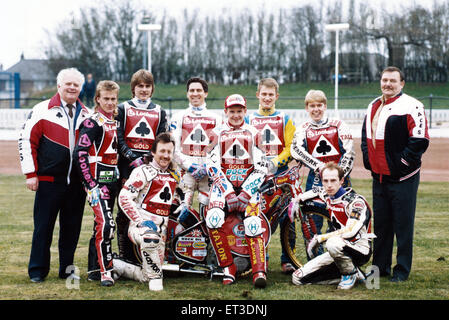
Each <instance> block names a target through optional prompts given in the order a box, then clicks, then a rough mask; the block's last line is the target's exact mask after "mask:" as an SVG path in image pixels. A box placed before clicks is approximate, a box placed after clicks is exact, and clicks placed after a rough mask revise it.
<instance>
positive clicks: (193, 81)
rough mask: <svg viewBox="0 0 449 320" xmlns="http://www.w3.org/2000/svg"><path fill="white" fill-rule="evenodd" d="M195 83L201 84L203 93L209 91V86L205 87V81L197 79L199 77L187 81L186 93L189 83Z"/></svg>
mask: <svg viewBox="0 0 449 320" xmlns="http://www.w3.org/2000/svg"><path fill="white" fill-rule="evenodd" d="M195 82H198V83H200V84H201V86H202V87H203V91H204V92H208V91H209V86H208V85H207V82H206V80H204V79H201V78H199V77H192V78H190V79H189V80H187V85H186V87H187V92H188V91H189V86H190V84H191V83H195Z"/></svg>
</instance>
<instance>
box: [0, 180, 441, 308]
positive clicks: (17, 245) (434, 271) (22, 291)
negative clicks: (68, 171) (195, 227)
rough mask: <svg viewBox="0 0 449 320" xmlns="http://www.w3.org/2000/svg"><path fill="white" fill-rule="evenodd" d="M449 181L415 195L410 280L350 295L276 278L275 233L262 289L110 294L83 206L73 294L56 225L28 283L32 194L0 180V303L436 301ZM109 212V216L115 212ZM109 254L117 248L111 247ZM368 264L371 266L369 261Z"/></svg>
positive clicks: (247, 284) (194, 286) (140, 289)
mask: <svg viewBox="0 0 449 320" xmlns="http://www.w3.org/2000/svg"><path fill="white" fill-rule="evenodd" d="M353 186H354V188H355V189H356V190H357V191H358V192H359V193H361V194H363V195H365V196H366V198H367V199H368V201H369V202H370V203H371V182H370V180H354V181H353ZM447 194H449V183H435V182H422V183H421V185H420V188H419V194H418V207H417V213H416V223H415V241H414V244H415V247H414V260H413V267H412V273H411V275H410V278H409V281H407V282H404V283H399V284H392V283H390V282H389V281H388V279H384V278H382V279H381V280H380V289H378V290H375V289H371V290H369V289H367V288H366V287H365V286H364V285H362V284H359V285H358V286H356V287H355V288H354V289H353V290H351V291H350V292H339V291H337V290H335V286H333V285H309V286H304V287H295V286H293V285H292V284H291V278H290V277H289V276H285V275H283V274H282V273H281V272H280V265H279V257H280V250H281V249H280V242H279V238H278V231H277V232H276V234H275V235H274V237H273V238H272V240H271V242H270V247H269V256H270V260H269V273H268V281H269V282H268V286H267V288H266V289H264V290H256V289H254V288H253V287H252V284H251V280H250V278H249V277H247V278H241V279H239V280H238V282H237V283H236V284H235V285H233V286H230V287H223V286H222V284H221V281H220V279H219V278H214V279H213V280H212V281H210V280H209V279H207V278H205V277H203V276H192V275H184V276H179V277H166V278H165V279H164V291H162V292H159V293H154V292H149V290H148V287H147V285H145V284H141V283H137V282H134V281H128V280H119V281H117V282H116V285H115V286H114V287H112V288H102V287H100V286H99V284H98V283H92V282H88V281H87V280H86V277H87V274H86V270H87V246H88V241H89V238H90V236H91V232H92V224H93V218H92V215H93V214H92V210H91V209H90V208H89V206H87V205H86V210H85V214H84V219H83V228H82V232H81V236H80V241H79V244H78V249H77V251H76V255H75V265H76V266H77V267H78V268H79V270H80V276H81V278H82V279H81V281H80V284H79V289H68V288H67V287H66V282H65V280H61V279H59V278H58V271H57V270H58V252H57V234H58V226H57V225H56V228H55V232H54V239H53V244H52V249H51V252H52V260H51V270H50V274H49V276H48V278H47V280H46V281H45V282H43V283H41V284H32V283H31V282H30V281H29V278H28V273H27V264H28V259H29V253H30V247H31V237H32V232H33V219H32V212H33V201H34V193H33V192H31V191H28V190H27V189H26V188H25V181H24V178H23V177H22V176H5V175H0V274H1V277H0V299H1V300H4V299H11V300H31V299H33V300H34V299H42V300H46V299H52V300H53V299H56V300H66V299H67V300H72V299H75V300H93V299H98V300H111V299H119V300H121V299H126V300H143V299H167V300H172V299H176V300H184V299H197V300H217V299H226V300H234V299H237V300H259V299H263V300H284V299H287V300H315V299H319V300H403V299H413V300H415V299H416V300H434V299H435V300H439V299H443V300H445V299H448V298H449V254H448V251H447V248H448V247H449V229H448V226H449V215H448V213H447V203H448V201H447V200H448V199H447ZM114 211H115V210H114ZM113 245H114V250H117V249H116V242H115V241H114V242H113ZM368 265H369V263H368Z"/></svg>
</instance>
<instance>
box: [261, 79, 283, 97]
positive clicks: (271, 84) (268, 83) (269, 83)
mask: <svg viewBox="0 0 449 320" xmlns="http://www.w3.org/2000/svg"><path fill="white" fill-rule="evenodd" d="M262 86H265V87H267V88H274V89H275V90H276V93H279V84H278V82H277V81H276V80H275V79H273V78H263V79H260V81H259V84H258V85H257V92H260V88H262Z"/></svg>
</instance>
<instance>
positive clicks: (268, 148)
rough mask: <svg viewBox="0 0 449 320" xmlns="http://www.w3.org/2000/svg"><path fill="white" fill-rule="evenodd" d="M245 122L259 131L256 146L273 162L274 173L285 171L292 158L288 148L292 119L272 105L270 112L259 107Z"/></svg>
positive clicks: (292, 127)
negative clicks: (259, 137) (258, 139)
mask: <svg viewBox="0 0 449 320" xmlns="http://www.w3.org/2000/svg"><path fill="white" fill-rule="evenodd" d="M245 122H246V123H249V124H250V125H252V126H253V127H255V128H256V129H257V130H258V131H259V132H260V135H261V139H260V141H259V145H258V147H259V148H260V149H261V150H262V151H264V152H265V155H266V157H267V159H268V160H270V161H271V162H272V163H273V167H274V168H275V169H277V171H276V174H279V173H280V172H283V171H285V170H286V169H287V167H288V163H289V162H290V160H292V157H291V151H290V148H291V144H292V140H293V136H294V134H295V131H296V128H295V124H294V122H293V120H292V119H290V117H289V116H288V115H287V114H286V113H284V112H281V111H278V110H276V109H275V108H274V106H273V108H272V110H270V112H265V111H264V110H263V109H262V108H261V107H259V110H258V111H255V112H253V113H252V114H250V115H249V116H247V117H246V118H245ZM270 166H271V165H270Z"/></svg>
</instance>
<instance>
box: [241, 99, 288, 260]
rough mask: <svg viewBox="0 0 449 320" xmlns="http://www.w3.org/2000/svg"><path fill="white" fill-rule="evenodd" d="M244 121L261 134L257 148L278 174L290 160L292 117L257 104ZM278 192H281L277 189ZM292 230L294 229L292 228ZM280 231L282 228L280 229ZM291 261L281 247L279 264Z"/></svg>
mask: <svg viewBox="0 0 449 320" xmlns="http://www.w3.org/2000/svg"><path fill="white" fill-rule="evenodd" d="M245 122H246V123H249V124H250V125H252V126H253V127H255V128H256V129H257V130H258V131H259V133H260V136H261V139H260V141H259V143H260V144H259V146H258V147H259V148H260V149H261V150H262V151H264V152H265V155H266V157H267V160H269V161H270V162H271V163H270V162H268V164H269V169H270V168H271V170H269V171H271V172H270V173H274V174H275V175H278V174H280V173H282V172H284V171H285V170H287V168H288V163H289V162H290V161H291V160H292V157H291V151H290V149H291V144H292V140H293V136H294V134H295V131H296V127H295V124H294V122H293V119H291V118H290V117H289V116H288V115H287V114H286V113H285V112H282V111H278V110H276V107H275V106H274V105H273V106H272V107H271V108H270V109H269V110H268V111H265V110H264V109H263V108H262V107H260V106H259V109H258V110H257V111H255V112H253V113H252V114H250V115H249V116H247V117H245ZM279 192H282V191H281V190H280V189H279ZM283 219H287V214H285V215H284V216H282V217H281V219H279V220H280V221H279V224H280V225H281V228H282V226H283V225H284V224H283V223H282V222H283ZM292 230H294V229H292ZM281 232H282V230H281ZM295 238H296V235H295V234H291V235H290V239H292V240H291V242H290V247H291V248H292V249H293V248H294V247H295ZM286 263H291V261H290V259H289V258H288V256H287V254H286V253H285V250H284V248H282V254H281V264H282V265H283V264H286Z"/></svg>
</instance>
